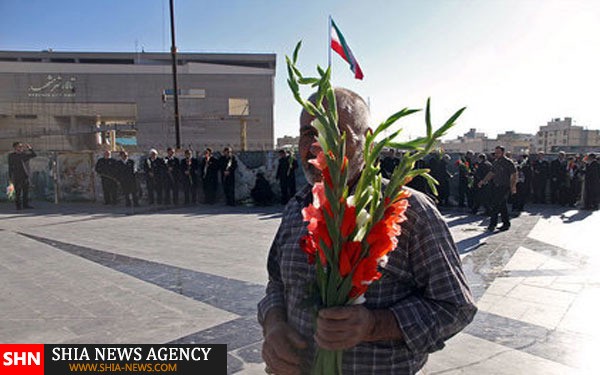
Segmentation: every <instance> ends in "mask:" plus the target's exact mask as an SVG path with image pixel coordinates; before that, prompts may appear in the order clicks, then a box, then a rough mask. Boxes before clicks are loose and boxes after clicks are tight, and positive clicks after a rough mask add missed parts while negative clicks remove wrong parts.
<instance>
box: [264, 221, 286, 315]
mask: <svg viewBox="0 0 600 375" xmlns="http://www.w3.org/2000/svg"><path fill="white" fill-rule="evenodd" d="M281 230H282V228H281V226H280V227H279V230H278V231H277V234H276V235H275V239H273V243H272V244H271V249H270V250H269V256H268V259H267V272H268V274H269V281H268V283H267V290H266V294H265V296H264V297H263V299H261V300H260V302H259V303H258V322H259V323H260V324H261V325H263V323H264V321H265V318H266V316H267V312H268V311H269V310H270V309H272V308H274V307H282V308H285V301H284V295H283V282H282V280H281V272H280V266H279V256H280V254H279V247H278V240H279V234H280V232H281Z"/></svg>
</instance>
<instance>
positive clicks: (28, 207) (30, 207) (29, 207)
mask: <svg viewBox="0 0 600 375" xmlns="http://www.w3.org/2000/svg"><path fill="white" fill-rule="evenodd" d="M23 208H25V209H29V210H30V209H32V208H33V207H32V206H30V205H28V204H27V205H25V206H23Z"/></svg>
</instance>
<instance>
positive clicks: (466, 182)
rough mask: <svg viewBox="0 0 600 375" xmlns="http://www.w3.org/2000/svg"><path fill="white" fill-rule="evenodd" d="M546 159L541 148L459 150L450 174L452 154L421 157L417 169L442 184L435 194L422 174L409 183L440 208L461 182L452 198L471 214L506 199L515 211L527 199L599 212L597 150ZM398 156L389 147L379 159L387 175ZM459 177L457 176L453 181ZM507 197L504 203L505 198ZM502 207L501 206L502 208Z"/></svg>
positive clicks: (490, 210) (490, 211) (488, 211)
mask: <svg viewBox="0 0 600 375" xmlns="http://www.w3.org/2000/svg"><path fill="white" fill-rule="evenodd" d="M547 159H548V158H547V156H546V155H545V154H544V153H543V152H539V153H537V154H536V155H535V156H530V155H519V156H518V157H517V158H516V159H515V158H514V157H513V155H511V153H510V152H508V151H506V152H505V150H504V148H503V147H502V146H498V147H496V150H495V153H494V154H492V155H486V154H484V153H481V154H479V155H477V156H476V155H475V154H474V153H473V152H472V151H468V152H466V153H465V154H461V155H460V156H459V159H458V160H457V161H456V162H455V163H454V166H455V167H456V170H457V171H456V172H455V173H451V172H450V171H449V170H450V169H451V164H450V163H451V160H452V158H451V157H450V155H448V154H440V153H436V154H432V155H431V156H430V157H429V158H428V159H427V160H423V161H420V162H419V164H418V165H417V168H428V169H429V170H430V174H431V176H432V177H434V178H435V179H436V180H437V181H438V182H439V185H438V187H437V191H438V194H437V196H434V194H433V192H432V191H431V189H430V188H429V185H428V184H427V181H426V180H425V179H424V178H422V177H419V178H415V179H414V180H413V181H411V182H410V183H409V184H408V185H409V186H411V187H413V188H415V189H417V190H420V191H422V192H424V193H426V194H429V195H430V196H432V198H434V199H436V201H437V202H438V205H439V206H449V205H450V202H451V201H452V200H453V199H451V189H450V187H451V182H452V181H453V180H457V182H458V186H457V187H456V189H453V190H454V191H455V192H456V194H455V196H454V197H453V198H455V199H454V201H455V202H456V205H457V206H458V207H465V208H469V209H470V210H471V212H472V213H473V214H477V213H479V210H480V209H482V208H483V209H484V210H485V211H484V214H486V215H492V214H493V213H494V208H495V206H498V205H500V206H502V205H506V203H508V204H512V211H513V212H520V211H522V210H523V209H524V208H525V205H526V204H527V203H528V202H531V203H538V204H545V203H551V204H556V205H561V206H565V207H579V208H582V209H585V210H597V209H598V204H599V202H600V164H599V162H598V156H597V155H596V154H594V153H589V154H588V155H586V156H583V155H581V154H576V155H567V154H566V153H565V152H563V151H560V152H559V153H558V155H557V156H556V157H555V158H553V159H552V160H550V161H548V160H547ZM398 160H399V159H398V158H397V157H396V155H395V153H394V150H390V151H388V153H387V154H386V156H385V157H384V158H383V159H382V160H381V168H382V174H383V176H384V177H389V176H391V174H392V173H393V170H394V168H395V166H396V165H398ZM507 161H509V162H510V164H507V163H506V162H507ZM501 166H503V168H502V170H500V169H499V168H500V167H501ZM513 167H514V170H513ZM490 173H492V174H491V175H490ZM505 174H509V175H510V176H508V177H507V176H504V175H505ZM498 175H501V177H498ZM455 176H456V177H457V178H455V179H453V177H455ZM500 180H502V181H500ZM504 199H506V203H503V202H502V200H504ZM496 208H497V207H496ZM504 209H505V208H504V207H503V206H502V207H500V210H504ZM493 223H494V218H493V217H492V224H493ZM505 224H506V222H505Z"/></svg>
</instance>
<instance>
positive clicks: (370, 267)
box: [352, 257, 381, 289]
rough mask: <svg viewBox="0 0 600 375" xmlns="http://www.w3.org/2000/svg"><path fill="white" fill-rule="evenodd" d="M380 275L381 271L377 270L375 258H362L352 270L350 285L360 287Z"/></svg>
mask: <svg viewBox="0 0 600 375" xmlns="http://www.w3.org/2000/svg"><path fill="white" fill-rule="evenodd" d="M380 277H381V273H380V272H378V271H377V260H376V259H375V258H374V257H367V258H363V259H362V260H361V261H360V262H359V263H358V266H357V267H356V270H354V275H352V285H353V286H354V287H355V288H358V289H361V288H363V287H365V286H366V285H368V284H370V283H371V282H373V281H375V280H377V279H379V278H380ZM365 289H366V288H365Z"/></svg>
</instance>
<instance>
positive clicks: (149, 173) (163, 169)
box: [144, 149, 167, 204]
mask: <svg viewBox="0 0 600 375" xmlns="http://www.w3.org/2000/svg"><path fill="white" fill-rule="evenodd" d="M144 173H145V175H146V187H147V188H148V204H154V196H155V195H156V202H157V203H158V204H162V203H163V187H164V185H165V176H166V174H167V165H166V164H165V160H164V159H163V158H161V157H159V156H158V151H156V150H155V149H150V151H149V152H148V158H146V160H145V161H144Z"/></svg>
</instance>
